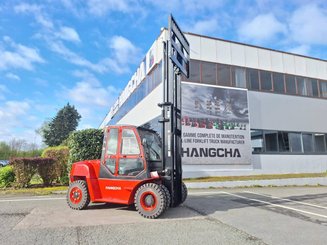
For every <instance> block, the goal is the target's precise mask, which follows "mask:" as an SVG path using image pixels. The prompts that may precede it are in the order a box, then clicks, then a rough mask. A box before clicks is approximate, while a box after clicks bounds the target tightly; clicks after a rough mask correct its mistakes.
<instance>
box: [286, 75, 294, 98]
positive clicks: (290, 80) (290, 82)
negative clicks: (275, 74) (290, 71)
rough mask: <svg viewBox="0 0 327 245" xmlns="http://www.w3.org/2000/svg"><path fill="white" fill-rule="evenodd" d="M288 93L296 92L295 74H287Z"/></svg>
mask: <svg viewBox="0 0 327 245" xmlns="http://www.w3.org/2000/svg"><path fill="white" fill-rule="evenodd" d="M285 83H286V93H288V94H296V84H295V76H292V75H285Z"/></svg>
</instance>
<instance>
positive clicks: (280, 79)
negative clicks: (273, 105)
mask: <svg viewBox="0 0 327 245" xmlns="http://www.w3.org/2000/svg"><path fill="white" fill-rule="evenodd" d="M273 83H274V91H275V92H277V93H285V85H284V74H281V73H273Z"/></svg>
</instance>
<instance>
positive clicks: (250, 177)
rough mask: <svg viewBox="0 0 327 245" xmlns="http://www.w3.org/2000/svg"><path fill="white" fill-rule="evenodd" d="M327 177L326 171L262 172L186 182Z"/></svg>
mask: <svg viewBox="0 0 327 245" xmlns="http://www.w3.org/2000/svg"><path fill="white" fill-rule="evenodd" d="M316 177H327V172H325V173H301V174H261V175H248V176H215V177H200V178H187V179H184V181H185V182H223V181H241V180H269V179H292V178H316Z"/></svg>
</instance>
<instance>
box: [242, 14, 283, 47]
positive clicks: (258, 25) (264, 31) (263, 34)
mask: <svg viewBox="0 0 327 245" xmlns="http://www.w3.org/2000/svg"><path fill="white" fill-rule="evenodd" d="M286 32H287V28H286V26H285V24H283V23H281V22H280V21H279V20H277V19H276V17H275V15H274V14H272V13H268V14H262V15H257V16H256V17H254V18H253V19H251V20H248V21H245V23H243V24H241V26H240V28H239V29H238V35H239V37H240V39H245V40H246V41H253V42H255V43H262V42H267V41H271V40H273V39H274V38H275V37H276V36H277V35H278V34H283V33H286Z"/></svg>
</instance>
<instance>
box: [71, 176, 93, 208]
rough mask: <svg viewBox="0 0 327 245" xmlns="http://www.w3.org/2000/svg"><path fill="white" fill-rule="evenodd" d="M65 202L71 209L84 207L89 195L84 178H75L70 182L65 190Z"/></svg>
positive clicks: (87, 203) (88, 201)
mask: <svg viewBox="0 0 327 245" xmlns="http://www.w3.org/2000/svg"><path fill="white" fill-rule="evenodd" d="M66 198H67V203H68V206H69V207H70V208H72V209H76V210H81V209H85V208H86V207H87V206H88V205H89V203H90V196H89V192H88V190H87V184H86V181H85V180H76V181H74V182H72V183H70V185H69V188H68V192H67V197H66Z"/></svg>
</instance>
